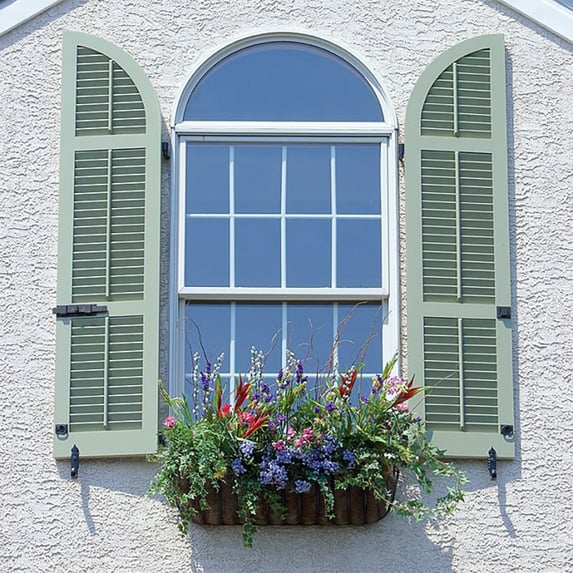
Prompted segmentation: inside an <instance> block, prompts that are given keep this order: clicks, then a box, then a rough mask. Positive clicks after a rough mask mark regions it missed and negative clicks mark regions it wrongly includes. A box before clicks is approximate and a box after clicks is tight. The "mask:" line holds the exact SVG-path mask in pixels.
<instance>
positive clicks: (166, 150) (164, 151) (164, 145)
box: [161, 141, 171, 160]
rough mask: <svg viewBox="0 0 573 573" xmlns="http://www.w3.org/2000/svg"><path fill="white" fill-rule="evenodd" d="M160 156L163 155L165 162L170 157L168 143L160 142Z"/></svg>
mask: <svg viewBox="0 0 573 573" xmlns="http://www.w3.org/2000/svg"><path fill="white" fill-rule="evenodd" d="M161 155H163V159H165V160H168V159H169V158H170V157H171V150H170V149H169V142H168V141H162V142H161Z"/></svg>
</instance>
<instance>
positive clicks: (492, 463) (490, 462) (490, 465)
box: [487, 447, 497, 479]
mask: <svg viewBox="0 0 573 573" xmlns="http://www.w3.org/2000/svg"><path fill="white" fill-rule="evenodd" d="M487 469H488V471H489V477H490V478H491V479H495V478H496V477H497V452H496V451H495V450H494V449H493V447H491V448H490V449H489V451H488V453H487Z"/></svg>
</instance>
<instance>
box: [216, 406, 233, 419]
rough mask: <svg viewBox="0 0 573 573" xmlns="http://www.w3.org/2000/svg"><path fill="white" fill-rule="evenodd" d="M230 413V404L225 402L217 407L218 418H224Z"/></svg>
mask: <svg viewBox="0 0 573 573" xmlns="http://www.w3.org/2000/svg"><path fill="white" fill-rule="evenodd" d="M230 415H231V404H225V405H224V406H223V407H222V408H219V414H218V416H219V418H226V417H227V416H230Z"/></svg>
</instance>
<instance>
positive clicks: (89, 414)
mask: <svg viewBox="0 0 573 573" xmlns="http://www.w3.org/2000/svg"><path fill="white" fill-rule="evenodd" d="M106 320H108V321H109V333H110V335H109V341H108V342H107V348H106V337H105V322H106ZM126 331H127V332H126ZM71 337H72V343H71V361H70V362H71V372H72V374H71V380H70V431H71V432H82V431H94V430H102V431H103V430H106V429H107V430H114V429H120V428H121V429H140V428H141V424H142V406H143V403H142V400H141V397H142V388H143V378H142V377H143V370H142V369H143V320H142V318H141V317H111V318H90V319H86V318H82V319H75V320H72V333H71ZM126 338H127V340H126ZM106 353H107V354H108V356H109V359H108V362H107V376H106V372H105V368H106V361H105V360H104V357H105V354H106ZM106 381H107V387H106ZM126 394H127V395H129V396H131V397H132V398H133V397H135V398H139V399H132V400H130V401H129V406H128V407H127V406H126V407H124V406H123V404H124V403H126V401H125V399H124V398H123V396H124V395H126ZM106 402H107V403H106ZM106 410H107V412H106ZM106 413H107V416H106ZM106 417H107V424H106V423H105V421H106ZM118 424H119V425H118Z"/></svg>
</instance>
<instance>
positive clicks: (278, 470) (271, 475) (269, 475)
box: [259, 460, 288, 489]
mask: <svg viewBox="0 0 573 573" xmlns="http://www.w3.org/2000/svg"><path fill="white" fill-rule="evenodd" d="M261 469H262V471H261V473H260V474H259V481H260V482H261V483H262V484H263V485H274V486H276V488H277V489H285V487H286V486H287V482H288V475H287V471H286V468H285V467H284V466H281V465H280V464H279V463H278V462H277V461H276V460H271V461H268V460H263V462H262V463H261Z"/></svg>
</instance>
